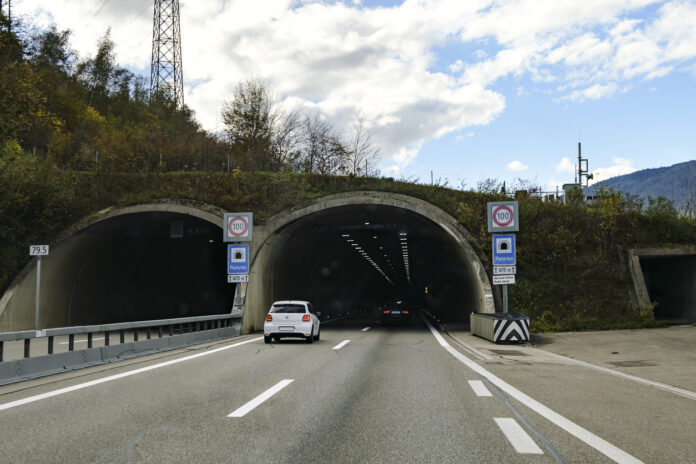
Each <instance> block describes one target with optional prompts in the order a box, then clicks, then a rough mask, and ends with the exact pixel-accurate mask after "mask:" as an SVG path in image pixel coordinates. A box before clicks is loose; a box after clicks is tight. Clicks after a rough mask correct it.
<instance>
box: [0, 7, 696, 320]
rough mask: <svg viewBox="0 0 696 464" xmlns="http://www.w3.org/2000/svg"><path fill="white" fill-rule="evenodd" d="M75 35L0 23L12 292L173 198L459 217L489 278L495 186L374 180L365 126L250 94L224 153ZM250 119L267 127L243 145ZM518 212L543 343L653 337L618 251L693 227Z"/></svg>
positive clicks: (522, 269)
mask: <svg viewBox="0 0 696 464" xmlns="http://www.w3.org/2000/svg"><path fill="white" fill-rule="evenodd" d="M0 21H3V24H4V25H5V26H6V22H4V21H5V20H4V18H1V17H0ZM68 37H69V34H68V33H66V32H57V31H55V30H51V31H46V32H43V33H41V34H39V35H38V36H37V37H34V38H31V39H26V40H25V41H24V42H23V41H22V40H20V39H19V38H18V37H17V36H16V35H14V34H11V33H9V32H8V31H7V27H3V25H2V24H0V293H2V292H4V291H5V290H6V289H7V287H8V286H9V285H10V283H11V281H12V279H14V278H15V276H16V275H17V274H18V272H20V270H21V269H22V268H23V267H24V266H25V265H26V264H27V262H28V260H29V257H28V256H27V254H28V253H27V248H28V245H29V244H32V243H55V240H57V239H58V238H59V237H60V236H61V234H62V233H63V231H65V230H66V229H67V228H69V227H70V226H71V225H73V224H75V223H76V222H78V221H79V220H81V219H83V218H85V217H87V216H89V215H92V214H94V213H96V212H97V211H99V210H101V209H103V208H105V207H110V206H117V205H129V204H137V203H141V202H146V201H152V200H156V199H164V198H170V199H190V200H195V201H201V202H204V203H208V204H213V205H217V206H219V207H221V208H223V209H226V210H228V211H231V210H251V211H254V212H255V215H256V218H257V220H259V221H261V222H262V221H264V220H265V219H266V218H268V217H270V216H272V215H273V214H276V213H278V212H280V211H282V210H284V209H287V208H289V207H291V206H295V205H297V204H299V203H303V202H306V201H309V200H311V199H313V198H317V197H321V196H325V195H328V194H333V193H340V192H346V191H356V190H378V191H387V192H395V193H401V194H406V195H411V196H414V197H417V198H420V199H422V200H425V201H428V202H430V203H432V204H434V205H436V206H438V207H440V208H441V209H443V210H444V211H446V212H447V213H449V214H451V215H452V216H453V217H455V218H456V219H457V220H458V221H459V222H460V223H461V224H462V225H463V226H464V227H465V228H466V229H467V230H468V231H469V232H471V234H472V237H471V244H472V246H473V247H474V249H476V250H477V251H478V252H479V256H480V257H481V259H482V261H483V262H484V263H486V264H487V265H490V254H491V243H490V235H489V234H488V233H487V231H486V216H485V215H486V202H488V201H498V200H502V199H506V198H510V196H509V195H507V194H505V193H504V192H503V190H504V189H502V188H501V186H500V185H499V184H498V183H497V182H496V181H495V180H488V181H486V182H482V183H481V184H480V185H479V186H478V189H477V191H461V190H452V189H448V188H444V187H442V186H425V185H419V184H414V183H409V182H398V181H394V180H393V179H385V178H379V177H366V176H363V174H365V172H366V171H365V169H364V168H363V166H364V165H365V163H367V171H368V172H369V171H370V163H372V161H373V160H374V157H375V155H376V154H377V150H376V149H375V147H374V146H373V145H372V144H371V142H370V138H369V134H368V133H367V132H366V131H365V128H364V126H363V124H362V122H361V121H358V122H357V123H356V126H355V131H354V133H353V138H352V139H351V141H349V142H348V143H345V142H341V141H340V140H338V139H337V136H336V135H335V133H334V132H333V130H332V129H331V128H330V127H328V126H326V125H325V124H323V123H322V121H321V120H319V119H317V118H316V117H315V116H310V115H304V116H302V115H298V114H297V113H295V112H293V111H288V112H283V111H281V110H280V109H278V108H277V107H274V106H273V104H272V102H271V104H270V105H268V104H269V102H270V100H269V99H268V98H267V97H266V96H264V95H267V94H264V93H263V92H264V91H265V90H264V88H263V86H260V87H259V82H258V81H253V80H252V81H249V82H247V83H245V84H242V85H240V87H239V88H238V93H237V94H236V95H235V96H234V98H233V100H232V101H231V102H229V103H228V104H227V105H226V112H227V113H226V114H227V116H228V117H229V121H228V124H227V131H228V140H221V139H220V138H219V137H215V136H213V135H211V134H208V133H206V132H205V131H203V130H201V129H200V127H199V126H198V124H197V123H196V122H195V120H194V118H193V114H192V113H191V111H190V110H188V109H187V108H185V107H184V108H176V107H175V106H174V105H172V104H171V103H170V102H168V101H167V100H166V99H164V98H160V97H158V96H154V98H147V97H146V91H145V89H144V83H143V82H142V79H138V78H135V77H133V76H132V75H131V74H130V73H129V72H128V71H126V70H124V69H122V68H119V67H118V66H116V65H115V64H114V57H113V44H112V43H111V42H110V39H109V37H108V34H107V35H105V37H104V38H103V39H102V41H101V42H100V43H99V44H98V50H97V55H96V57H95V58H90V59H87V60H82V61H80V60H79V59H78V58H77V57H75V56H74V55H73V54H72V53H71V52H70V51H69V50H68V47H67V39H68ZM25 42H26V43H25ZM249 96H251V97H252V98H251V100H248V99H247V100H244V99H245V98H247V97H249ZM244 101H247V102H251V103H250V104H249V105H246V104H240V103H244ZM264 105H266V106H264ZM259 108H266V110H263V111H259V110H258V109H259ZM264 111H265V112H264ZM293 114H294V116H293ZM249 118H251V119H254V118H262V122H263V121H265V122H263V124H267V126H266V127H265V129H263V128H262V129H263V130H260V131H257V132H249V131H247V132H245V130H244V127H245V124H246V123H248V122H249ZM263 118H265V119H263ZM293 118H295V119H293ZM293 120H294V121H295V122H292V121H293ZM246 127H249V125H248V124H246ZM253 127H256V128H258V126H253ZM302 127H305V129H306V130H305V129H302ZM310 136H311V137H310ZM283 137H285V138H283ZM293 137H295V138H294V139H293ZM293 140H294V141H293ZM97 153H98V156H97ZM160 154H163V160H162V162H160ZM228 155H229V156H230V159H231V163H232V167H233V169H231V171H230V172H229V173H228V172H227V170H226V162H227V161H226V160H227V156H228ZM97 157H98V161H97ZM261 168H263V169H266V171H262V170H261ZM373 169H374V168H373ZM329 173H330V174H340V173H344V174H348V175H342V176H339V175H330V174H329ZM518 199H519V201H520V216H521V218H520V222H521V224H522V227H521V230H520V232H519V234H518V260H519V274H518V276H517V284H516V285H514V286H512V287H511V288H510V302H511V308H512V310H515V311H519V312H522V313H525V314H528V315H529V316H530V317H531V319H532V329H533V330H535V331H552V330H584V329H608V328H629V327H641V326H645V325H650V324H653V323H654V322H653V318H652V308H643V309H642V310H639V309H636V308H633V307H632V306H631V304H630V299H629V297H628V290H629V287H630V277H629V274H628V271H627V269H626V267H625V263H624V259H625V258H624V257H623V253H622V251H623V250H625V249H628V248H638V247H652V246H677V245H680V246H683V245H689V246H693V244H694V243H696V241H695V239H696V223H694V221H693V220H690V219H687V218H684V217H680V216H679V215H678V214H677V211H676V210H675V208H674V207H673V206H672V204H671V203H670V202H669V201H666V200H665V199H663V198H658V199H656V200H652V201H650V202H649V204H648V206H647V207H646V208H644V207H643V206H642V204H641V203H640V202H638V201H635V199H632V198H630V197H625V196H623V195H621V194H619V193H617V192H614V191H612V190H608V189H606V190H602V191H600V192H599V195H598V198H597V200H596V201H595V202H594V203H593V204H591V205H589V206H586V205H583V204H582V203H581V202H579V201H578V202H575V203H573V204H569V205H563V204H558V203H554V202H544V201H541V199H539V198H536V197H534V196H530V195H519V198H518Z"/></svg>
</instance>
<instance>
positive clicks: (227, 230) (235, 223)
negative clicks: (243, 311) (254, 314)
mask: <svg viewBox="0 0 696 464" xmlns="http://www.w3.org/2000/svg"><path fill="white" fill-rule="evenodd" d="M253 230H254V213H225V215H224V217H223V221H222V232H223V241H224V242H236V243H237V244H231V245H229V246H228V251H227V256H228V264H227V271H228V272H227V282H228V283H231V284H235V291H234V303H233V308H236V309H240V308H241V306H242V305H243V304H244V303H243V301H242V297H241V295H242V288H241V285H240V284H241V283H242V282H244V283H247V284H248V282H249V245H240V244H239V242H251V241H252V232H253ZM244 247H245V248H244ZM242 248H243V249H242ZM231 250H235V254H234V255H232V254H231V253H232V251H231ZM240 254H241V255H243V256H242V257H241V258H239V259H237V258H236V257H237V256H238V255H240ZM240 260H241V261H244V262H241V261H240Z"/></svg>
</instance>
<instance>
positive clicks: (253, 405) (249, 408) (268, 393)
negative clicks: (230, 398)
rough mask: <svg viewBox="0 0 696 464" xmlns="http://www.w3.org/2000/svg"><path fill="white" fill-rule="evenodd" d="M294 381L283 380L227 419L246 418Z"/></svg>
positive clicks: (229, 415)
mask: <svg viewBox="0 0 696 464" xmlns="http://www.w3.org/2000/svg"><path fill="white" fill-rule="evenodd" d="M293 381H294V379H285V380H281V381H280V382H278V383H277V384H275V385H274V386H272V387H271V388H269V389H268V390H266V391H265V392H263V393H261V394H260V395H259V396H257V397H256V398H254V399H253V400H251V401H249V402H248V403H247V404H245V405H244V406H242V407H241V408H239V409H237V410H235V411H234V412H232V413H231V414H228V415H227V417H244V416H246V415H247V414H248V413H250V412H251V411H253V410H254V409H256V407H257V406H259V405H260V404H262V403H263V402H265V401H267V400H268V399H270V398H271V397H272V396H273V395H275V394H276V393H278V392H279V391H281V390H282V389H283V388H285V387H287V386H288V385H290V384H291V383H292V382H293Z"/></svg>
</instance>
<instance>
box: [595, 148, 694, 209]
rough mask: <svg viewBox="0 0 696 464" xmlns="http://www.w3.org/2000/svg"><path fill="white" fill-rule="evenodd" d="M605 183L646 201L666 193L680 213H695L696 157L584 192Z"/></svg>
mask: <svg viewBox="0 0 696 464" xmlns="http://www.w3.org/2000/svg"><path fill="white" fill-rule="evenodd" d="M602 186H604V187H610V188H612V189H614V190H617V191H622V192H624V193H626V194H630V195H636V196H638V197H640V198H642V199H644V200H645V203H646V204H647V199H648V198H657V197H659V196H663V197H665V198H668V199H669V200H671V201H672V202H673V203H674V206H675V207H676V208H677V209H678V210H679V211H680V212H683V213H684V212H692V213H693V212H694V209H695V208H696V205H695V204H694V203H696V160H692V161H687V162H686V163H679V164H675V165H673V166H668V167H662V168H655V169H643V170H642V171H636V172H634V173H631V174H626V175H625V176H618V177H613V178H611V179H607V180H605V181H602V182H598V183H596V184H594V185H593V186H591V187H589V188H586V189H584V192H585V194H586V195H596V194H597V191H599V189H600V188H601V187H602Z"/></svg>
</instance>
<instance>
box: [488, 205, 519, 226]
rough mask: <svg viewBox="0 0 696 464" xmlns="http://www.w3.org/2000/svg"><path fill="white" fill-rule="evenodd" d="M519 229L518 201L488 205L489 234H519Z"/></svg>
mask: <svg viewBox="0 0 696 464" xmlns="http://www.w3.org/2000/svg"><path fill="white" fill-rule="evenodd" d="M519 227H520V226H519V221H518V218H517V202H516V201H492V202H489V203H488V232H517V231H518V230H519Z"/></svg>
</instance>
